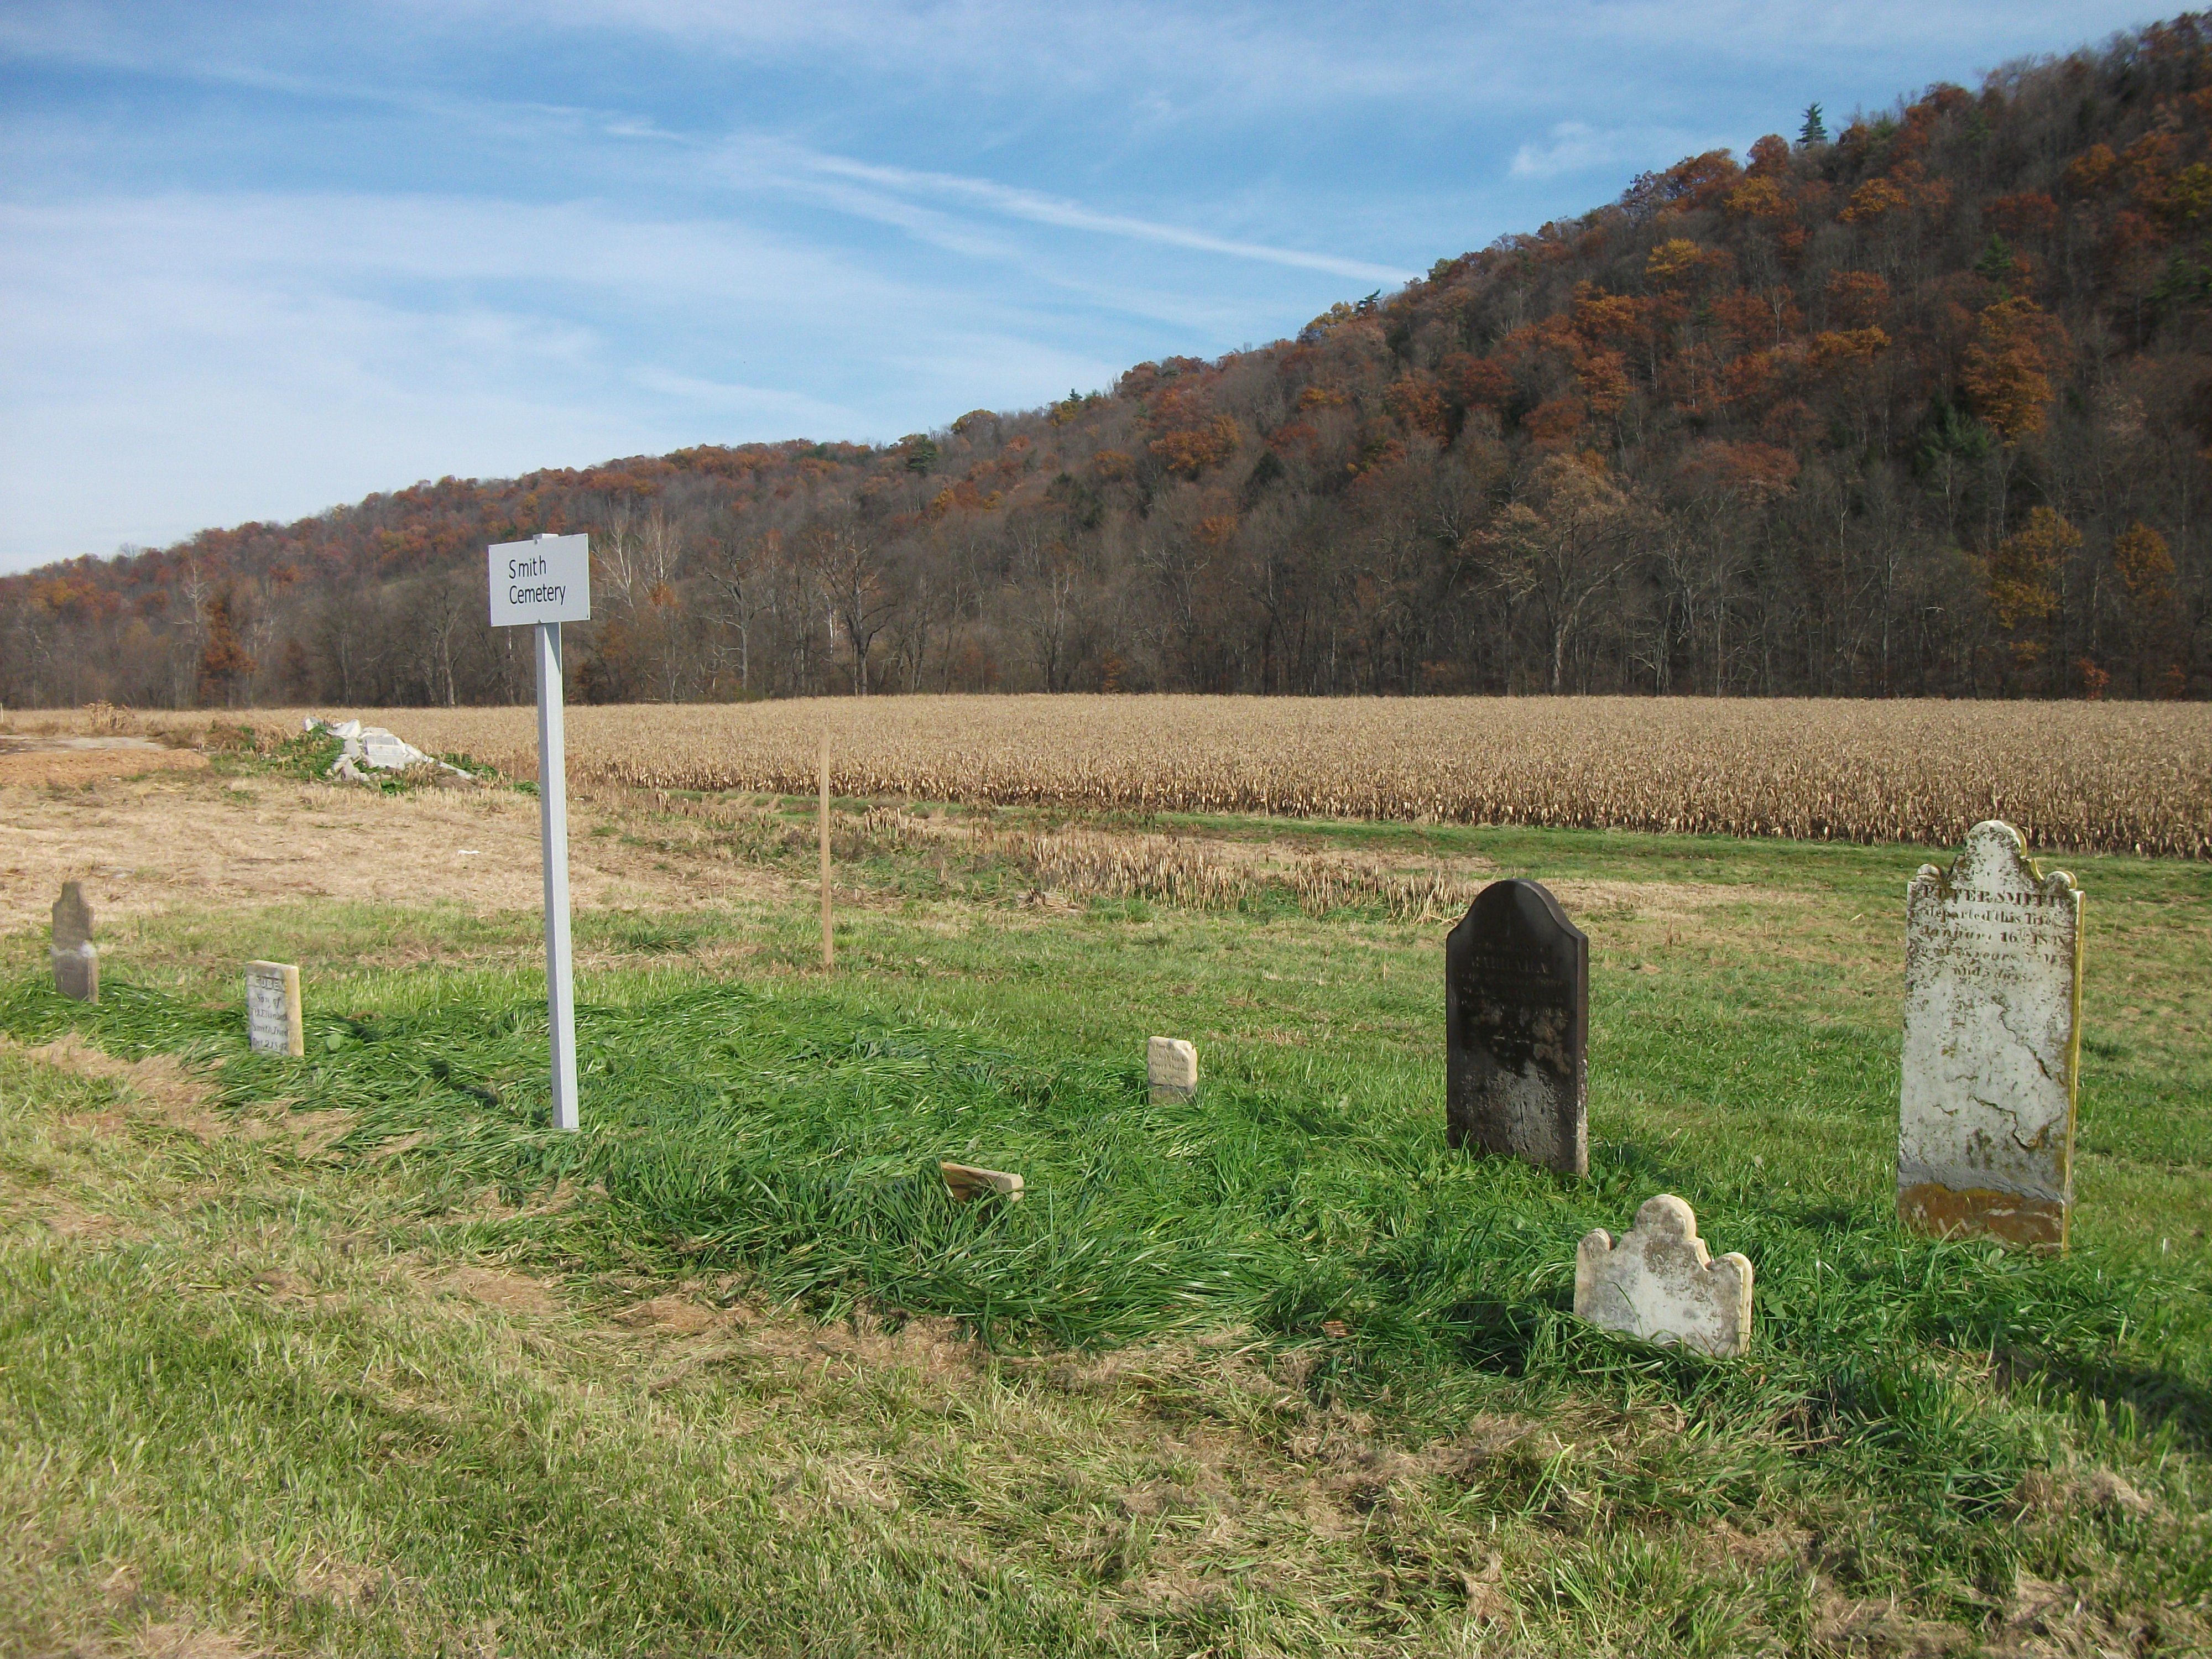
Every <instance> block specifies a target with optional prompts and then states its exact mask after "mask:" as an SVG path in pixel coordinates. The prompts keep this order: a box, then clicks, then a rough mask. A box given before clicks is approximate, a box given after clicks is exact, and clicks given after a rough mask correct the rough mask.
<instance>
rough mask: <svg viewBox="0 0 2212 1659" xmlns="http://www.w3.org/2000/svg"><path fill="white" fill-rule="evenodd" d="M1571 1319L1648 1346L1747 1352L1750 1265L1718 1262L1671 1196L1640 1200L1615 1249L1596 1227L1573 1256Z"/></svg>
mask: <svg viewBox="0 0 2212 1659" xmlns="http://www.w3.org/2000/svg"><path fill="white" fill-rule="evenodd" d="M1575 1316H1576V1317H1577V1318H1578V1319H1587V1320H1588V1321H1589V1322H1590V1323H1591V1324H1593V1325H1601V1326H1603V1327H1604V1328H1606V1329H1607V1330H1609V1331H1625V1332H1626V1333H1627V1334H1629V1335H1631V1336H1640V1337H1642V1338H1644V1340H1645V1341H1647V1342H1661V1343H1669V1344H1672V1343H1680V1344H1681V1346H1684V1347H1686V1348H1695V1349H1697V1350H1698V1351H1699V1352H1702V1353H1709V1354H1714V1355H1717V1356H1721V1357H1726V1356H1729V1355H1732V1354H1740V1353H1741V1352H1744V1350H1745V1349H1747V1348H1748V1347H1749V1346H1751V1261H1750V1259H1749V1258H1748V1257H1746V1256H1742V1255H1737V1254H1735V1252H1734V1251H1730V1252H1729V1254H1728V1255H1724V1256H1723V1257H1721V1258H1720V1259H1719V1260H1718V1261H1715V1260H1714V1259H1713V1258H1712V1257H1711V1255H1708V1254H1707V1253H1706V1250H1705V1241H1704V1240H1703V1239H1701V1238H1699V1237H1698V1218H1697V1217H1696V1216H1695V1215H1694V1214H1693V1213H1692V1212H1691V1209H1690V1206H1688V1205H1686V1204H1685V1203H1684V1202H1683V1201H1682V1200H1680V1199H1679V1198H1677V1197H1675V1196H1674V1194H1672V1193H1662V1194H1659V1196H1658V1197H1656V1198H1648V1199H1646V1200H1644V1206H1643V1207H1642V1208H1641V1209H1639V1210H1638V1211H1637V1212H1636V1225H1635V1226H1633V1227H1632V1228H1630V1229H1629V1231H1628V1232H1627V1233H1626V1235H1625V1236H1624V1237H1622V1238H1621V1240H1620V1243H1614V1242H1613V1237H1612V1235H1611V1234H1609V1233H1607V1231H1605V1229H1604V1228H1602V1227H1600V1228H1598V1229H1597V1230H1596V1231H1595V1232H1591V1233H1589V1234H1587V1235H1585V1236H1584V1237H1583V1242H1582V1244H1581V1247H1580V1248H1579V1249H1577V1250H1576V1252H1575Z"/></svg>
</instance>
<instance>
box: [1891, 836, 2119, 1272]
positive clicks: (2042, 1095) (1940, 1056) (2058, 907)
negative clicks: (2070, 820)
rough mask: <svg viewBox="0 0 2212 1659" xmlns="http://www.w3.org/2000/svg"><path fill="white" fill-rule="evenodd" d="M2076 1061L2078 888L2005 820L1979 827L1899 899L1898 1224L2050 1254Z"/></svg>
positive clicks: (2070, 1152)
mask: <svg viewBox="0 0 2212 1659" xmlns="http://www.w3.org/2000/svg"><path fill="white" fill-rule="evenodd" d="M2080 1069H2081V890H2079V889H2078V888H2076V887H2075V885H2074V878H2073V877H2071V876H2069V875H2068V874H2067V873H2066V872H2063V871H2054V872H2051V874H2050V875H2048V876H2045V874H2044V873H2043V872H2042V871H2041V870H2040V869H2039V868H2038V867H2037V866H2036V864H2035V861H2034V860H2033V859H2030V858H2029V857H2028V856H2027V843H2026V842H2023V841H2022V840H2021V834H2020V831H2019V830H2017V829H2014V828H2013V827H2012V826H2011V825H2010V824H2008V823H1999V822H1997V821H1996V820H1995V819H1992V820H1990V822H1988V823H1978V824H1976V825H1975V826H1974V827H1973V828H1972V829H1971V830H1969V831H1967V834H1966V848H1965V850H1964V851H1962V852H1961V853H1960V854H1959V856H1958V857H1957V858H1956V859H1954V860H1952V863H1951V867H1950V869H1949V870H1948V871H1945V870H1939V869H1938V868H1936V866H1934V865H1932V864H1923V865H1922V866H1920V873H1919V874H1918V875H1917V876H1915V877H1914V878H1912V884H1911V887H1910V888H1909V889H1908V890H1907V892H1906V897H1905V1054H1904V1086H1903V1091H1902V1095H1901V1098H1900V1101H1899V1121H1898V1138H1897V1202H1898V1210H1899V1214H1900V1215H1902V1217H1903V1218H1904V1219H1905V1225H1907V1226H1910V1227H1912V1228H1914V1229H1915V1230H1917V1231H1921V1232H1926V1233H1935V1234H1938V1235H1942V1234H1951V1233H1966V1234H1984V1235H1987V1236H1989V1237H1994V1238H1998V1239H2002V1240H2003V1241H2004V1242H2005V1243H2009V1244H2030V1245H2040V1246H2045V1247H2048V1248H2051V1249H2062V1248H2063V1247H2064V1245H2065V1243H2066V1227H2067V1220H2068V1217H2069V1213H2070V1212H2071V1211H2072V1209H2073V1204H2074V1100H2075V1081H2076V1079H2077V1077H2078V1074H2079V1073H2080Z"/></svg>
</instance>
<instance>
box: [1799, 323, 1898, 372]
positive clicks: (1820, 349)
mask: <svg viewBox="0 0 2212 1659" xmlns="http://www.w3.org/2000/svg"><path fill="white" fill-rule="evenodd" d="M1888 349H1889V336H1888V335H1887V333H1885V332H1884V331H1881V329H1878V328H1853V329H1843V330H1835V329H1831V330H1829V331H1826V332H1825V333H1821V334H1815V335H1814V337H1813V344H1812V349H1810V350H1808V352H1806V354H1805V367H1806V368H1808V369H1810V370H1811V371H1812V372H1813V373H1814V374H1819V373H1820V371H1821V370H1823V369H1827V368H1834V367H1835V366H1836V365H1837V364H1838V363H1852V362H1868V361H1869V359H1871V358H1872V357H1873V356H1875V354H1876V353H1877V352H1882V351H1887V350H1888Z"/></svg>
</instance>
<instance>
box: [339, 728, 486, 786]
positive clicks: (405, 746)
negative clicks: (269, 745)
mask: <svg viewBox="0 0 2212 1659" xmlns="http://www.w3.org/2000/svg"><path fill="white" fill-rule="evenodd" d="M300 725H301V729H302V730H304V731H308V732H325V733H327V734H328V735H329V736H331V737H333V738H337V740H338V742H339V743H340V744H343V750H344V752H343V753H342V754H340V755H339V756H338V757H337V760H336V761H335V762H334V763H332V764H331V769H330V770H329V771H328V772H326V773H325V774H324V775H325V777H331V778H336V779H337V781H339V782H341V783H373V782H374V781H375V780H374V779H373V778H371V777H370V776H369V775H368V774H369V773H370V772H403V771H404V770H406V769H407V768H409V767H410V766H435V767H436V768H438V769H440V770H441V772H448V773H451V774H452V775H453V776H455V777H459V778H467V779H469V780H470V781H471V782H473V781H475V774H473V773H471V772H465V771H463V770H462V769H460V768H459V767H458V766H455V765H453V763H451V762H449V761H441V760H440V759H439V758H438V757H436V756H435V755H426V754H424V753H423V752H422V750H419V749H417V748H416V746H415V745H414V744H411V743H409V742H408V741H407V740H406V739H405V738H398V737H395V736H393V735H392V733H391V732H387V731H386V730H385V729H384V728H383V727H382V726H363V725H362V723H361V722H360V721H359V720H302V721H301V722H300Z"/></svg>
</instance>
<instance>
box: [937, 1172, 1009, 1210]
mask: <svg viewBox="0 0 2212 1659" xmlns="http://www.w3.org/2000/svg"><path fill="white" fill-rule="evenodd" d="M937 1168H938V1170H939V1173H940V1174H942V1175H943V1176H944V1177H945V1186H947V1187H948V1188H951V1192H952V1199H953V1202H955V1203H956V1204H965V1203H967V1202H968V1201H969V1200H970V1199H976V1198H981V1197H984V1196H986V1195H987V1194H996V1195H997V1196H999V1197H1000V1198H1003V1199H1005V1200H1006V1201H1007V1202H1008V1203H1009V1204H1018V1203H1020V1202H1021V1201H1022V1178H1021V1177H1020V1176H1018V1175H1012V1174H1009V1173H1008V1172H1007V1171H1006V1170H979V1169H977V1168H976V1167H975V1165H974V1164H944V1163H940V1164H939V1165H938V1166H937Z"/></svg>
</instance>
